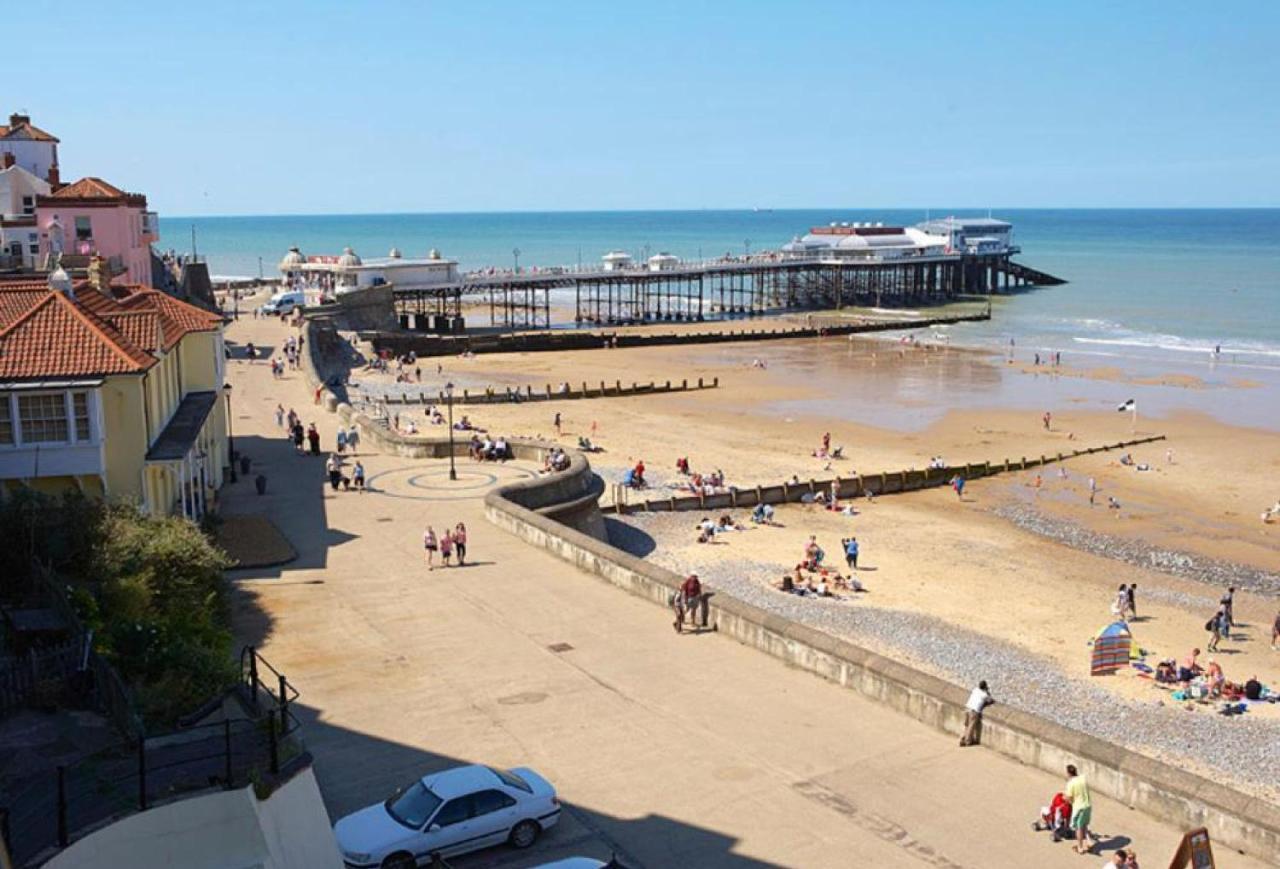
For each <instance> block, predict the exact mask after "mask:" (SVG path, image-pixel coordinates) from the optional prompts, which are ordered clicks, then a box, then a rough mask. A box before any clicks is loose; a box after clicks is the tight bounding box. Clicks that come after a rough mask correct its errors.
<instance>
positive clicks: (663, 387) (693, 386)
mask: <svg viewBox="0 0 1280 869" xmlns="http://www.w3.org/2000/svg"><path fill="white" fill-rule="evenodd" d="M565 385H567V386H568V387H569V388H568V389H565V388H564V386H555V387H553V386H552V385H551V384H550V383H548V384H547V385H546V387H545V388H544V389H542V390H536V389H534V388H533V386H532V385H527V386H525V388H524V389H523V390H521V389H520V388H519V387H514V388H510V389H506V390H499V389H495V388H494V387H492V386H490V387H488V388H486V389H485V391H484V392H476V393H473V392H471V391H470V390H467V389H464V390H462V394H461V395H459V394H457V393H454V396H453V403H454V404H455V405H460V404H523V403H524V402H526V401H574V400H579V401H580V400H582V399H584V398H626V397H628V396H634V395H661V394H664V393H671V392H696V391H697V390H700V389H717V388H719V386H720V378H719V377H713V378H711V379H710V380H706V379H704V378H702V377H699V378H698V379H697V380H696V381H695V382H693V383H690V381H689V380H688V379H685V380H681V381H680V382H679V383H675V382H673V381H670V380H668V381H667V382H666V383H658V382H656V381H651V382H649V383H636V382H634V381H633V382H632V383H631V385H630V386H623V385H622V381H621V380H615V381H614V382H613V383H611V384H610V383H605V382H604V381H603V380H601V381H600V385H599V386H592V385H590V384H588V383H587V382H586V381H583V382H582V383H581V384H579V385H578V386H576V387H575V386H573V385H572V384H565ZM384 400H385V401H386V403H387V404H445V403H447V401H448V398H447V397H446V396H445V394H444V393H443V392H437V393H435V394H434V395H432V394H430V393H427V392H418V393H416V394H415V393H410V392H404V393H400V394H391V395H386V396H385V397H384Z"/></svg>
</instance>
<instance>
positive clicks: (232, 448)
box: [222, 383, 240, 483]
mask: <svg viewBox="0 0 1280 869" xmlns="http://www.w3.org/2000/svg"><path fill="white" fill-rule="evenodd" d="M222 394H223V395H225V396H226V397H227V464H228V465H230V466H231V482H233V483H234V482H236V481H237V480H238V479H240V478H239V477H237V476H236V436H235V433H234V432H233V431H232V430H231V384H230V383H224V384H222Z"/></svg>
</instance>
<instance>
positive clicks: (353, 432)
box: [347, 423, 360, 456]
mask: <svg viewBox="0 0 1280 869" xmlns="http://www.w3.org/2000/svg"><path fill="white" fill-rule="evenodd" d="M359 445H360V429H358V428H356V426H355V424H354V423H352V425H351V428H349V429H347V449H348V450H350V451H351V455H353V456H354V455H355V454H356V447H358V446H359Z"/></svg>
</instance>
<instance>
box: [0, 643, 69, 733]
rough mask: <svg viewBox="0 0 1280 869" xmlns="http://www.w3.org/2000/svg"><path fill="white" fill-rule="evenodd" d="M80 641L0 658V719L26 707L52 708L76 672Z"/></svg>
mask: <svg viewBox="0 0 1280 869" xmlns="http://www.w3.org/2000/svg"><path fill="white" fill-rule="evenodd" d="M83 655H84V644H83V643H82V642H81V641H80V639H78V638H77V639H72V640H67V641H66V642H63V643H60V644H58V645H56V646H49V647H47V648H43V649H31V650H30V651H28V652H27V653H26V654H23V655H12V656H10V655H6V656H3V657H0V715H2V714H4V713H7V712H11V711H13V710H14V709H19V708H21V707H23V706H29V705H45V704H46V703H47V704H53V703H55V702H57V700H58V699H59V698H60V697H61V696H62V693H63V686H65V685H66V683H67V682H68V680H69V679H71V677H72V676H73V675H74V674H75V673H76V672H77V671H78V670H79V669H80V661H81V659H82V658H83Z"/></svg>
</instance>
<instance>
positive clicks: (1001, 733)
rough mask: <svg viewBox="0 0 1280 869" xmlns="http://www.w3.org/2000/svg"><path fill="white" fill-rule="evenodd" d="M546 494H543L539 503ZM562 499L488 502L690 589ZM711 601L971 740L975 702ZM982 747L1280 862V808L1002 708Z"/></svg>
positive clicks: (607, 559)
mask: <svg viewBox="0 0 1280 869" xmlns="http://www.w3.org/2000/svg"><path fill="white" fill-rule="evenodd" d="M537 489H542V492H541V493H540V494H535V491H534V490H537ZM558 496H559V495H558V492H557V489H556V487H555V485H554V483H553V482H551V481H548V480H531V481H527V482H523V483H519V484H516V485H515V486H508V487H503V488H500V489H497V490H495V491H493V492H490V493H489V495H488V496H486V498H485V515H486V517H487V518H488V519H489V521H491V522H493V523H494V524H495V525H497V526H499V527H501V528H503V529H505V530H507V531H509V532H510V533H512V534H515V535H516V536H518V537H520V538H521V539H523V540H525V541H526V542H528V543H530V544H532V545H534V546H539V547H542V548H543V549H546V550H548V551H549V552H551V553H553V554H555V555H556V556H558V557H560V558H562V559H564V560H565V561H567V562H569V563H570V564H573V565H574V566H575V567H578V568H579V569H581V570H583V571H586V572H587V573H590V574H593V575H595V576H597V577H599V578H600V579H603V580H604V581H606V582H609V583H611V584H613V585H615V586H617V587H619V588H621V589H623V590H625V591H627V592H629V593H631V594H634V595H637V596H639V597H643V598H646V599H648V600H650V601H652V602H653V603H655V604H658V605H659V606H666V603H667V600H668V598H669V596H670V594H671V593H672V592H673V591H675V590H676V589H677V588H679V586H680V583H681V577H680V576H678V575H676V574H675V573H673V572H671V571H669V570H666V569H665V568H662V567H658V566H656V565H654V564H651V563H649V562H646V561H643V560H641V559H639V558H636V557H634V556H632V555H630V554H628V553H625V552H623V551H621V550H619V549H617V548H615V547H613V546H610V545H609V544H608V543H607V542H605V541H604V540H602V539H600V538H598V537H593V536H588V535H586V534H582V533H579V532H578V531H576V530H574V529H573V528H570V527H566V526H564V525H561V524H559V523H558V522H556V521H555V519H554V518H553V514H551V513H549V512H548V511H547V510H546V506H547V504H548V503H550V502H551V501H552V500H554V499H555V498H556V497H558ZM529 503H536V504H538V505H540V506H539V508H538V509H536V510H535V509H531V508H530V507H529V506H527V504H529ZM711 600H712V604H711V612H710V617H711V619H712V621H713V623H714V624H715V626H716V628H717V630H718V631H719V632H720V633H721V634H724V635H726V636H729V637H732V638H733V639H735V640H737V641H738V642H740V643H743V644H745V645H748V646H751V647H753V648H756V649H758V650H760V651H762V652H764V653H766V654H768V655H772V656H773V657H775V658H778V659H780V660H782V661H785V662H786V663H788V664H790V665H792V666H795V667H798V668H801V669H804V670H808V671H810V672H812V673H816V674H817V675H819V676H822V677H823V678H825V679H829V680H831V681H833V682H836V683H837V684H839V685H842V686H844V687H847V688H851V689H853V690H855V691H857V692H859V693H860V694H862V695H864V696H867V697H870V698H872V699H874V700H876V701H878V702H881V703H884V704H886V705H888V706H890V707H892V708H893V709H896V710H898V711H899V712H902V713H904V714H906V715H910V716H911V717H913V718H915V719H917V720H918V721H921V722H923V723H925V724H928V725H929V726H931V727H934V728H936V729H938V730H941V731H943V732H945V733H948V734H951V735H953V736H957V737H958V736H959V735H960V733H961V732H962V731H963V727H964V703H965V700H966V698H967V692H966V691H965V690H963V689H961V688H959V687H957V686H955V685H951V684H949V683H947V682H945V681H943V680H941V679H938V678H936V677H934V676H931V675H929V674H927V673H923V672H921V671H918V670H915V669H912V668H911V667H907V666H905V665H903V664H901V663H898V662H897V661H893V660H891V659H889V658H886V657H883V656H881V655H878V654H875V653H874V652H871V651H869V650H867V649H864V648H862V647H860V646H856V645H854V644H853V643H850V642H847V641H845V640H842V639H839V638H836V637H833V636H831V635H829V634H825V633H822V632H820V631H817V630H814V629H812V628H809V627H806V626H804V625H799V624H796V623H794V622H791V621H789V620H787V619H783V618H780V617H779V616H776V615H773V614H772V613H769V612H766V611H764V610H761V609H759V608H757V607H754V606H751V605H749V604H746V603H743V602H741V601H739V600H736V599H733V598H729V597H726V596H724V595H713V597H712V598H711ZM983 746H985V747H986V748H988V749H990V750H992V751H997V752H1000V753H1001V754H1003V755H1005V756H1007V757H1011V758H1013V759H1015V760H1018V761H1020V762H1022V763H1026V764H1030V765H1033V766H1036V767H1039V768H1040V769H1043V770H1045V771H1047V772H1051V773H1053V774H1054V775H1057V776H1061V775H1063V770H1064V769H1065V767H1066V764H1068V763H1074V764H1075V765H1076V766H1077V767H1079V768H1080V769H1081V771H1082V772H1083V773H1084V774H1085V775H1086V776H1088V777H1089V780H1090V782H1091V784H1092V786H1093V787H1094V788H1095V789H1097V790H1098V791H1099V792H1100V793H1103V794H1106V795H1108V796H1110V797H1113V798H1115V799H1117V800H1119V801H1121V802H1123V803H1124V804H1126V805H1128V806H1130V807H1132V808H1134V809H1137V810H1139V811H1142V812H1145V813H1147V814H1149V815H1151V816H1153V817H1155V818H1157V819H1159V820H1162V821H1165V822H1167V823H1169V824H1171V825H1173V826H1175V827H1177V828H1180V829H1184V830H1190V829H1194V828H1196V827H1201V826H1203V827H1206V828H1208V830H1209V832H1210V834H1211V836H1212V838H1213V839H1214V841H1216V842H1218V843H1219V844H1220V845H1222V846H1226V847H1230V848H1235V849H1238V850H1240V851H1243V852H1245V853H1248V854H1251V855H1255V856H1258V857H1260V858H1262V859H1264V860H1269V859H1274V857H1275V855H1276V854H1280V807H1277V806H1274V805H1272V804H1270V803H1267V802H1265V801H1263V800H1260V799H1257V798H1254V797H1250V796H1247V795H1245V794H1242V793H1239V792H1237V791H1234V790H1231V789H1230V788H1226V787H1223V786H1221V785H1218V784H1216V783H1214V782H1212V781H1209V780H1208V779H1205V778H1202V777H1200V776H1197V775H1193V774H1191V773H1188V772H1186V771H1184V770H1181V769H1178V768H1177V767H1174V766H1171V765H1169V764H1166V763H1161V762H1159V761H1156V760H1152V759H1151V758H1148V757H1145V756H1143V755H1140V754H1138V753H1136V752H1133V751H1129V750H1128V749H1125V748H1122V747H1120V746H1117V745H1113V744H1111V743H1109V742H1105V741H1103V740H1100V739H1097V738H1095V737H1092V736H1088V735H1086V734H1083V733H1079V732H1077V731H1074V730H1069V729H1067V728H1065V727H1062V726H1060V725H1058V724H1056V723H1054V722H1053V721H1050V720H1048V719H1046V718H1042V717H1040V716H1038V715H1032V714H1030V713H1027V712H1023V711H1020V710H1017V709H1011V708H1009V707H1007V706H994V707H992V708H991V709H989V710H988V711H987V712H986V714H985V716H984V727H983Z"/></svg>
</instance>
